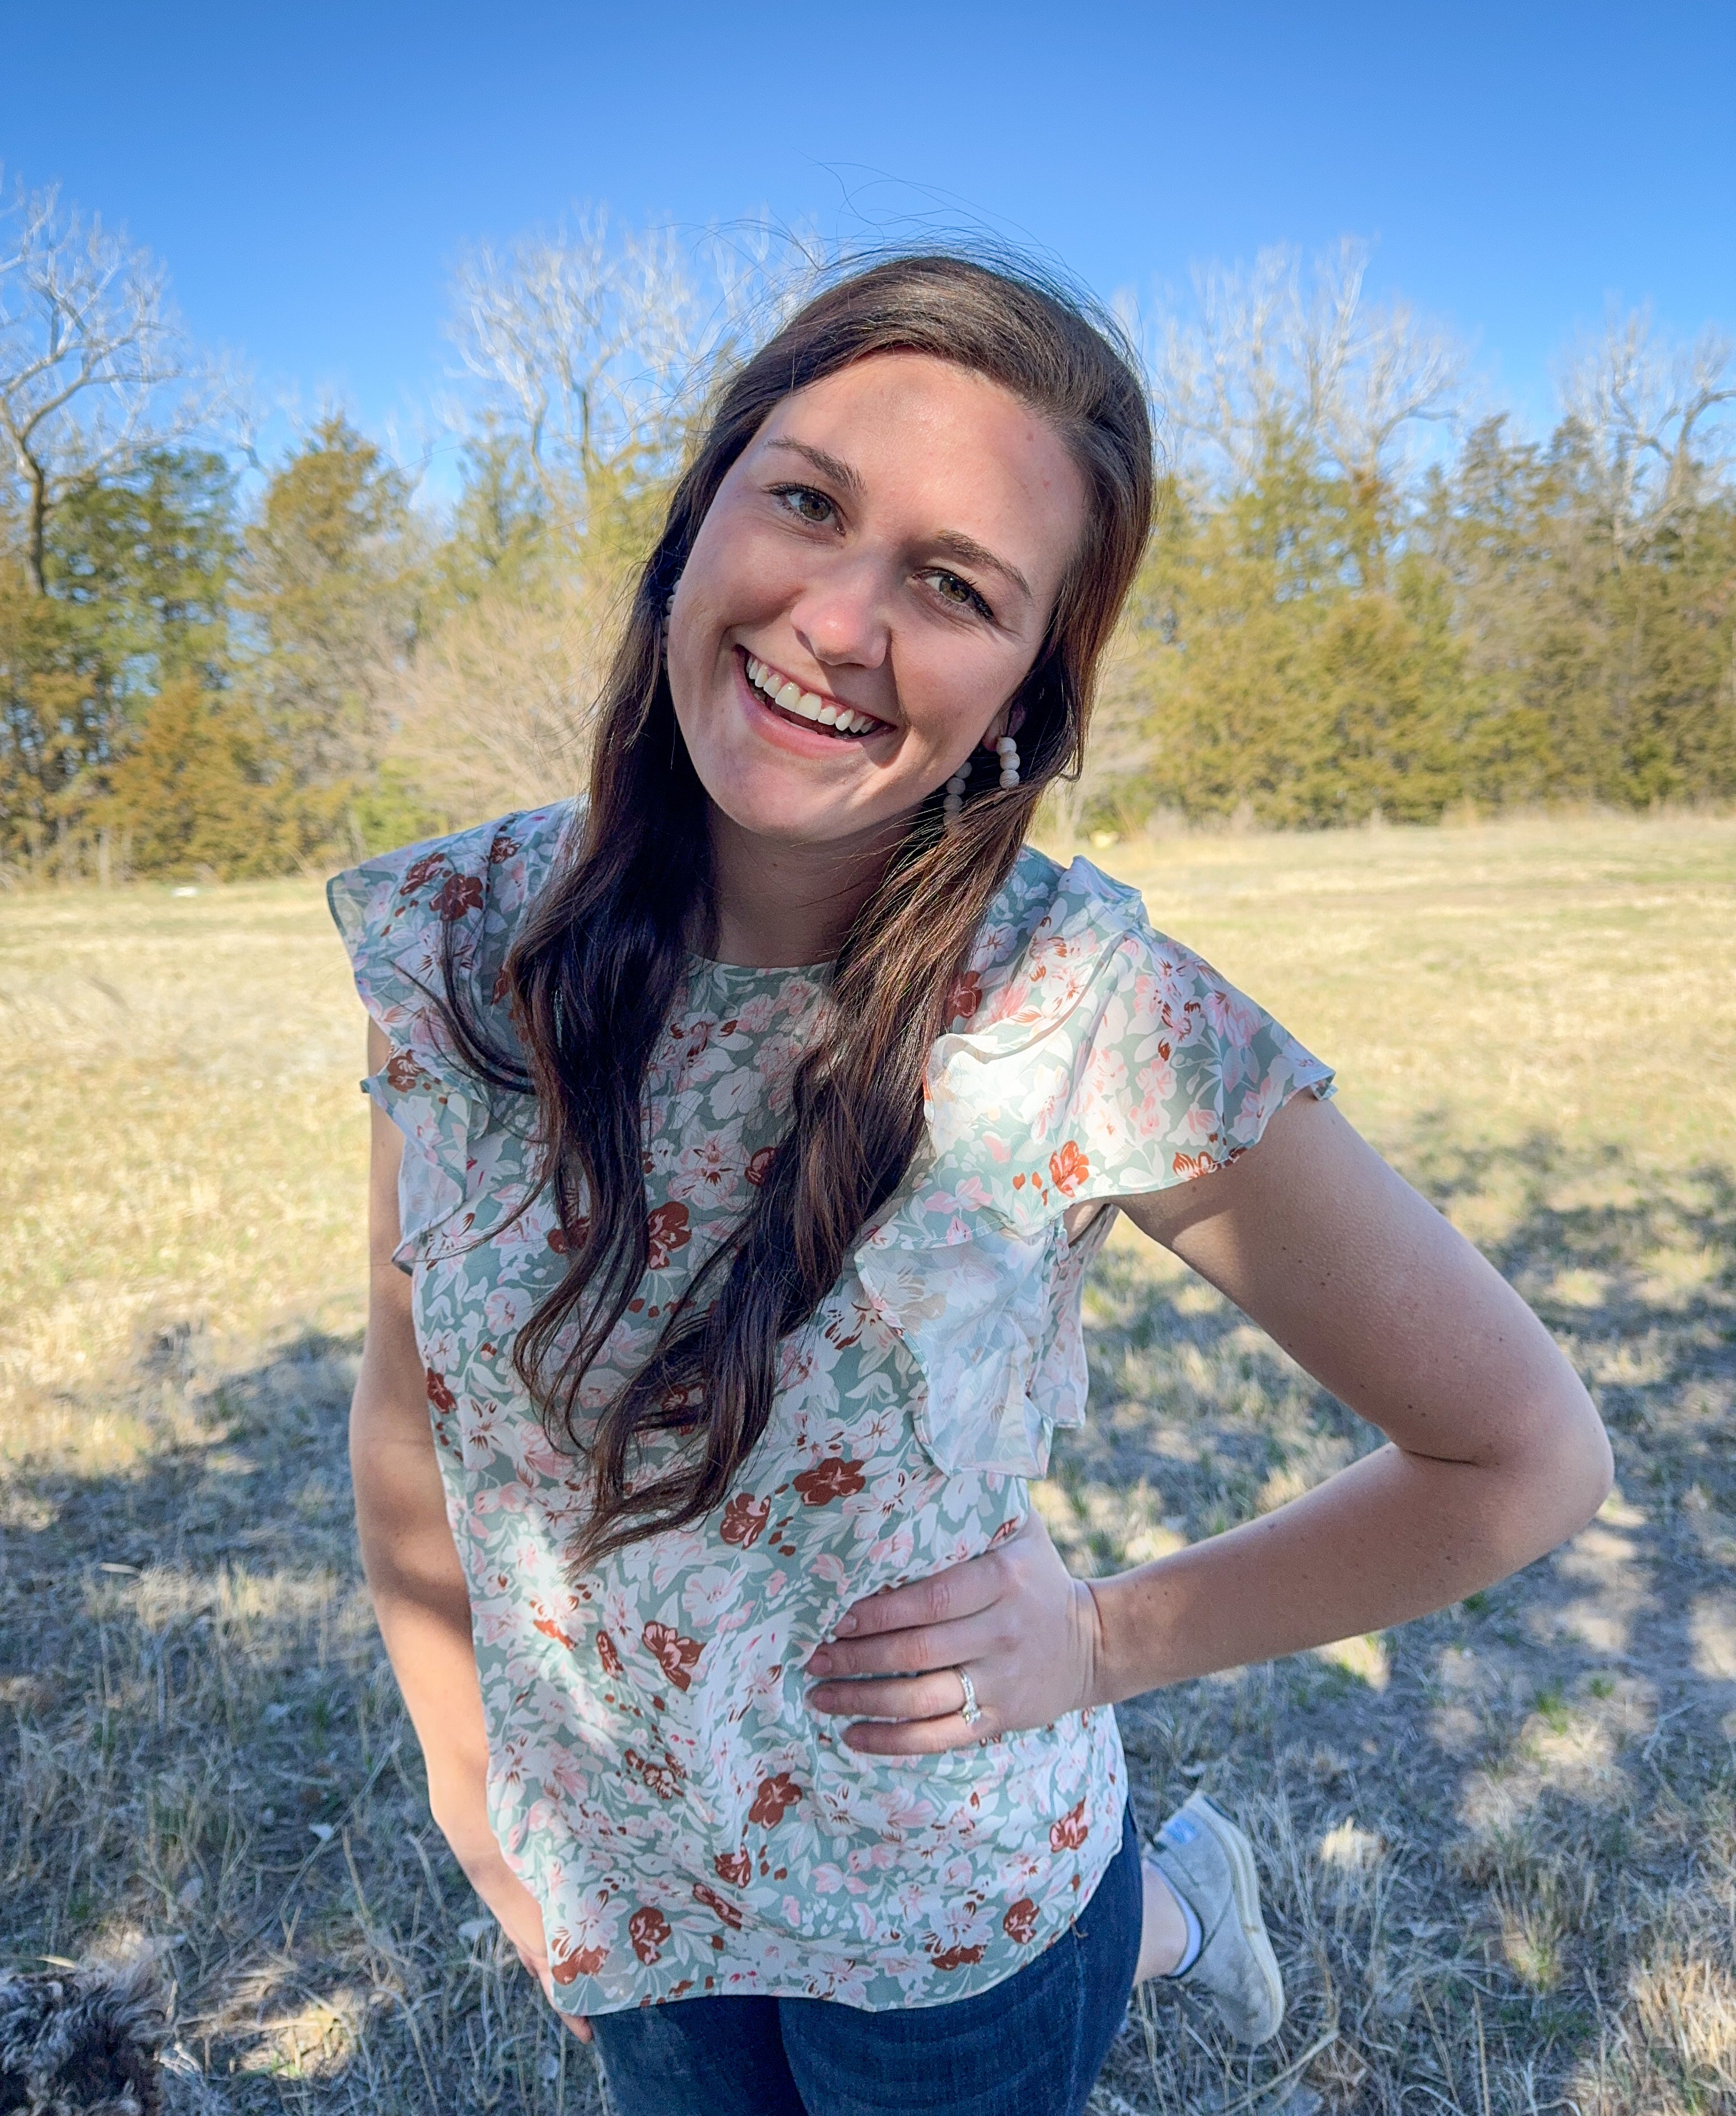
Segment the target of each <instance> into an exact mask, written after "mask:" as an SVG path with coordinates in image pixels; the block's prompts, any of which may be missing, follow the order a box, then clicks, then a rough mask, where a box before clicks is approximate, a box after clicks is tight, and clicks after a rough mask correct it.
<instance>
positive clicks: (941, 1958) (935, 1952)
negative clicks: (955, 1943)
mask: <svg viewBox="0 0 1736 2116" xmlns="http://www.w3.org/2000/svg"><path fill="white" fill-rule="evenodd" d="M928 1959H929V1960H930V1961H931V1962H932V1963H933V1964H934V1966H935V1967H936V1968H937V1969H963V1968H964V1967H965V1966H966V1965H967V1964H968V1963H971V1962H980V1961H981V1960H982V1959H983V1950H982V1948H980V1947H931V1948H929V1950H928Z"/></svg>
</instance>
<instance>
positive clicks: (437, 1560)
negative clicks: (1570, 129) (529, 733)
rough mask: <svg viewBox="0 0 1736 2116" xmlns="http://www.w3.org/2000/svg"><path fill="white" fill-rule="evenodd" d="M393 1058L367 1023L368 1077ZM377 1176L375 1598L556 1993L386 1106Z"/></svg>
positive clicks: (367, 1481) (442, 1758)
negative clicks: (428, 1357) (456, 1514)
mask: <svg viewBox="0 0 1736 2116" xmlns="http://www.w3.org/2000/svg"><path fill="white" fill-rule="evenodd" d="M389 1056H391V1046H390V1045H389V1042H387V1040H386V1037H385V1036H384V1033H383V1032H382V1031H381V1030H380V1028H378V1027H377V1026H376V1025H375V1023H369V1024H368V1070H369V1071H370V1072H371V1073H376V1072H378V1071H379V1070H380V1068H381V1067H382V1066H383V1065H384V1064H385V1062H386V1060H388V1058H389ZM372 1122H373V1144H372V1152H371V1158H370V1166H369V1175H368V1327H367V1337H366V1342H365V1344H364V1345H363V1347H362V1353H361V1373H360V1374H359V1375H358V1377H357V1382H356V1393H355V1396H354V1397H353V1398H352V1401H351V1405H350V1472H351V1475H352V1479H353V1482H354V1484H355V1492H356V1526H357V1533H358V1534H359V1536H360V1539H361V1562H362V1566H363V1567H364V1569H365V1571H366V1574H367V1582H368V1591H369V1593H370V1594H371V1595H372V1597H373V1602H374V1612H375V1617H377V1618H378V1620H379V1623H380V1636H381V1637H382V1638H383V1639H384V1641H385V1649H386V1654H387V1658H389V1660H390V1662H391V1663H392V1672H393V1673H394V1675H395V1676H396V1677H397V1678H398V1688H399V1690H400V1691H402V1692H403V1700H404V1704H405V1705H406V1706H407V1707H408V1710H409V1714H410V1720H411V1723H412V1726H414V1727H415V1729H416V1733H417V1740H418V1741H420V1742H421V1747H422V1755H423V1758H424V1760H425V1761H426V1765H427V1772H428V1805H429V1806H430V1808H431V1810H432V1812H433V1815H434V1819H435V1822H436V1823H437V1824H439V1825H440V1831H441V1833H442V1834H443V1835H444V1838H445V1839H446V1842H448V1843H449V1845H450V1846H451V1847H452V1850H453V1853H454V1856H455V1857H456V1858H457V1860H458V1864H459V1865H461V1866H462V1867H463V1870H464V1871H465V1874H466V1875H467V1876H468V1878H469V1880H470V1884H471V1885H472V1888H475V1890H476V1892H477V1894H478V1895H479V1896H480V1897H481V1898H482V1900H483V1902H485V1903H486V1905H487V1906H488V1907H489V1909H490V1911H493V1912H494V1914H495V1916H496V1917H497V1918H498V1919H499V1920H500V1924H501V1926H502V1928H503V1930H504V1932H505V1934H506V1936H507V1938H508V1939H509V1940H511V1942H512V1943H513V1946H514V1947H515V1948H517V1949H518V1954H519V1957H520V1958H521V1960H522V1961H523V1962H524V1964H525V1966H526V1967H527V1969H529V1970H530V1971H532V1974H533V1975H535V1976H538V1977H539V1978H540V1979H541V1982H542V1985H543V1988H544V1989H545V1990H546V1989H548V1988H549V1966H548V1960H547V1950H546V1942H545V1939H544V1936H543V1930H542V1914H541V1911H540V1909H539V1908H538V1907H537V1903H536V1898H535V1897H534V1896H533V1895H532V1893H531V1892H530V1890H529V1889H528V1888H526V1887H525V1885H524V1884H523V1882H522V1881H520V1880H519V1879H518V1877H517V1875H514V1874H513V1872H512V1871H511V1870H510V1869H509V1867H508V1865H507V1863H506V1861H505V1859H504V1857H503V1856H502V1854H501V1851H500V1844H499V1842H497V1841H496V1839H495V1834H494V1832H493V1831H492V1830H491V1829H490V1827H489V1822H488V1806H487V1799H486V1783H487V1772H488V1738H487V1734H486V1729H485V1726H484V1722H483V1718H482V1691H481V1683H480V1681H479V1680H478V1678H477V1659H476V1650H475V1648H474V1647H473V1645H472V1643H471V1633H470V1597H469V1594H468V1593H467V1589H466V1588H465V1585H464V1574H463V1567H462V1566H460V1564H459V1562H458V1546H457V1545H456V1544H455V1543H454V1541H453V1539H452V1530H451V1529H450V1527H449V1525H448V1524H447V1520H446V1506H445V1500H444V1495H443V1493H442V1489H441V1485H440V1465H439V1462H438V1461H437V1459H436V1457H435V1448H434V1434H433V1432H432V1429H431V1427H430V1425H429V1422H428V1394H427V1378H426V1373H425V1372H424V1369H423V1366H422V1360H421V1353H420V1351H419V1350H417V1343H416V1331H415V1327H414V1324H413V1323H412V1317H411V1307H410V1281H409V1280H408V1277H406V1276H405V1275H404V1273H403V1272H401V1271H400V1270H399V1269H398V1266H397V1265H396V1264H395V1263H393V1261H392V1253H393V1251H394V1249H396V1248H397V1247H398V1163H399V1162H400V1160H401V1159H402V1157H403V1134H402V1133H401V1132H399V1130H398V1128H397V1126H396V1125H394V1123H393V1122H392V1120H391V1119H390V1118H389V1117H388V1116H386V1114H385V1112H384V1111H383V1110H382V1109H380V1106H379V1105H378V1104H377V1103H376V1104H375V1105H373V1107H372Z"/></svg>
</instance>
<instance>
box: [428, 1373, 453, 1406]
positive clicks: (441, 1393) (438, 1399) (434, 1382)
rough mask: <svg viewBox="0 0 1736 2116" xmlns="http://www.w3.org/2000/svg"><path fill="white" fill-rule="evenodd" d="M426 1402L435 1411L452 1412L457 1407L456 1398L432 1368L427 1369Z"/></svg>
mask: <svg viewBox="0 0 1736 2116" xmlns="http://www.w3.org/2000/svg"><path fill="white" fill-rule="evenodd" d="M428 1401H429V1402H430V1403H431V1404H432V1405H434V1407H435V1410H444V1411H453V1410H457V1409H458V1398H457V1397H456V1396H454V1394H453V1393H452V1391H451V1390H450V1389H449V1388H448V1387H447V1386H446V1383H445V1381H444V1378H443V1377H442V1376H440V1375H439V1374H437V1373H435V1371H434V1369H433V1368H432V1367H430V1368H429V1369H428Z"/></svg>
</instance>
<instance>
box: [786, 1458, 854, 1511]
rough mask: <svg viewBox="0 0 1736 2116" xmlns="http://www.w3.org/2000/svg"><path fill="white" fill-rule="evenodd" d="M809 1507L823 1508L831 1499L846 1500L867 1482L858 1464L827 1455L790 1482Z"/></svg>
mask: <svg viewBox="0 0 1736 2116" xmlns="http://www.w3.org/2000/svg"><path fill="white" fill-rule="evenodd" d="M790 1481H791V1482H792V1483H793V1484H794V1486H795V1488H796V1489H797V1490H798V1491H799V1493H801V1495H802V1497H804V1499H805V1500H806V1501H807V1502H808V1505H809V1506H811V1507H823V1506H826V1505H827V1504H829V1503H830V1502H831V1501H832V1500H833V1499H847V1498H849V1497H850V1494H851V1493H853V1492H859V1491H860V1490H861V1489H862V1487H863V1484H865V1483H866V1482H867V1478H866V1476H865V1475H864V1474H863V1467H862V1465H861V1464H860V1463H859V1462H846V1461H845V1459H844V1457H843V1456H841V1455H828V1456H827V1458H826V1460H825V1461H823V1462H821V1463H819V1464H817V1465H816V1466H815V1467H814V1468H813V1469H812V1470H803V1472H802V1473H801V1474H800V1475H799V1477H795V1478H793V1479H791V1480H790Z"/></svg>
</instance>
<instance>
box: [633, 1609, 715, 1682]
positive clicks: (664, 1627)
mask: <svg viewBox="0 0 1736 2116" xmlns="http://www.w3.org/2000/svg"><path fill="white" fill-rule="evenodd" d="M641 1635H642V1638H643V1639H644V1640H645V1643H646V1645H647V1647H648V1648H649V1649H650V1650H651V1651H652V1653H653V1654H656V1658H657V1664H658V1666H659V1667H660V1668H661V1669H662V1671H663V1672H664V1673H665V1675H666V1676H667V1677H669V1679H670V1681H671V1682H672V1683H674V1685H675V1687H676V1689H677V1690H685V1689H687V1688H688V1686H689V1685H690V1684H691V1683H692V1681H693V1670H694V1669H695V1668H697V1667H698V1664H699V1656H700V1654H702V1653H703V1652H704V1651H705V1647H704V1645H702V1642H701V1641H700V1640H698V1639H684V1638H683V1637H682V1635H681V1634H680V1633H679V1631H676V1630H675V1626H673V1625H671V1624H647V1626H645V1629H644V1631H643V1632H642V1634H641Z"/></svg>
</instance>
